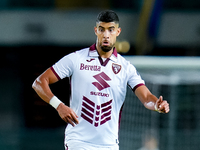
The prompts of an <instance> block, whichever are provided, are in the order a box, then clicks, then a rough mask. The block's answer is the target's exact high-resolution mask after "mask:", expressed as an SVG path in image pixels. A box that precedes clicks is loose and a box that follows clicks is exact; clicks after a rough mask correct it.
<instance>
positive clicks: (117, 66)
mask: <svg viewBox="0 0 200 150" xmlns="http://www.w3.org/2000/svg"><path fill="white" fill-rule="evenodd" d="M121 68H122V66H121V65H118V64H114V63H113V64H112V70H113V72H114V73H115V74H118V73H119V72H120V70H121Z"/></svg>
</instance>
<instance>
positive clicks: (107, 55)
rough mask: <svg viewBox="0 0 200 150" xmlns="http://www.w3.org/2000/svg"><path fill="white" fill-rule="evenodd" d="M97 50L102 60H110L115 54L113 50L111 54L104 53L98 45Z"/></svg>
mask: <svg viewBox="0 0 200 150" xmlns="http://www.w3.org/2000/svg"><path fill="white" fill-rule="evenodd" d="M96 49H97V51H98V53H99V56H100V57H101V58H110V56H111V55H112V53H113V48H112V49H111V50H110V51H109V52H104V51H103V50H102V49H101V47H100V46H99V45H98V44H96Z"/></svg>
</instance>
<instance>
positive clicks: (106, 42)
mask: <svg viewBox="0 0 200 150" xmlns="http://www.w3.org/2000/svg"><path fill="white" fill-rule="evenodd" d="M102 45H103V46H109V45H110V43H109V42H108V41H104V42H103V44H102Z"/></svg>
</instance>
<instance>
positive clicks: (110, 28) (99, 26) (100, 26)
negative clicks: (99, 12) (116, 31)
mask: <svg viewBox="0 0 200 150" xmlns="http://www.w3.org/2000/svg"><path fill="white" fill-rule="evenodd" d="M99 28H103V29H105V28H104V27H102V26H99ZM108 28H109V29H111V28H115V26H111V27H108Z"/></svg>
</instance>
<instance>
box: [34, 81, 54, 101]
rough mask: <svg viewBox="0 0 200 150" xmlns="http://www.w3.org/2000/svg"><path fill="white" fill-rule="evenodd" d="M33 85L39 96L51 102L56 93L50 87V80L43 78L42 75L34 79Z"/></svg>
mask: <svg viewBox="0 0 200 150" xmlns="http://www.w3.org/2000/svg"><path fill="white" fill-rule="evenodd" d="M32 87H33V89H34V90H35V91H36V93H37V94H38V95H39V97H40V98H41V99H43V100H44V101H45V102H47V103H49V101H50V100H51V98H52V97H53V96H54V94H53V93H52V91H51V89H50V87H49V82H48V81H47V80H46V79H44V78H42V79H41V78H40V77H38V78H37V79H36V80H35V81H34V83H33V85H32Z"/></svg>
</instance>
